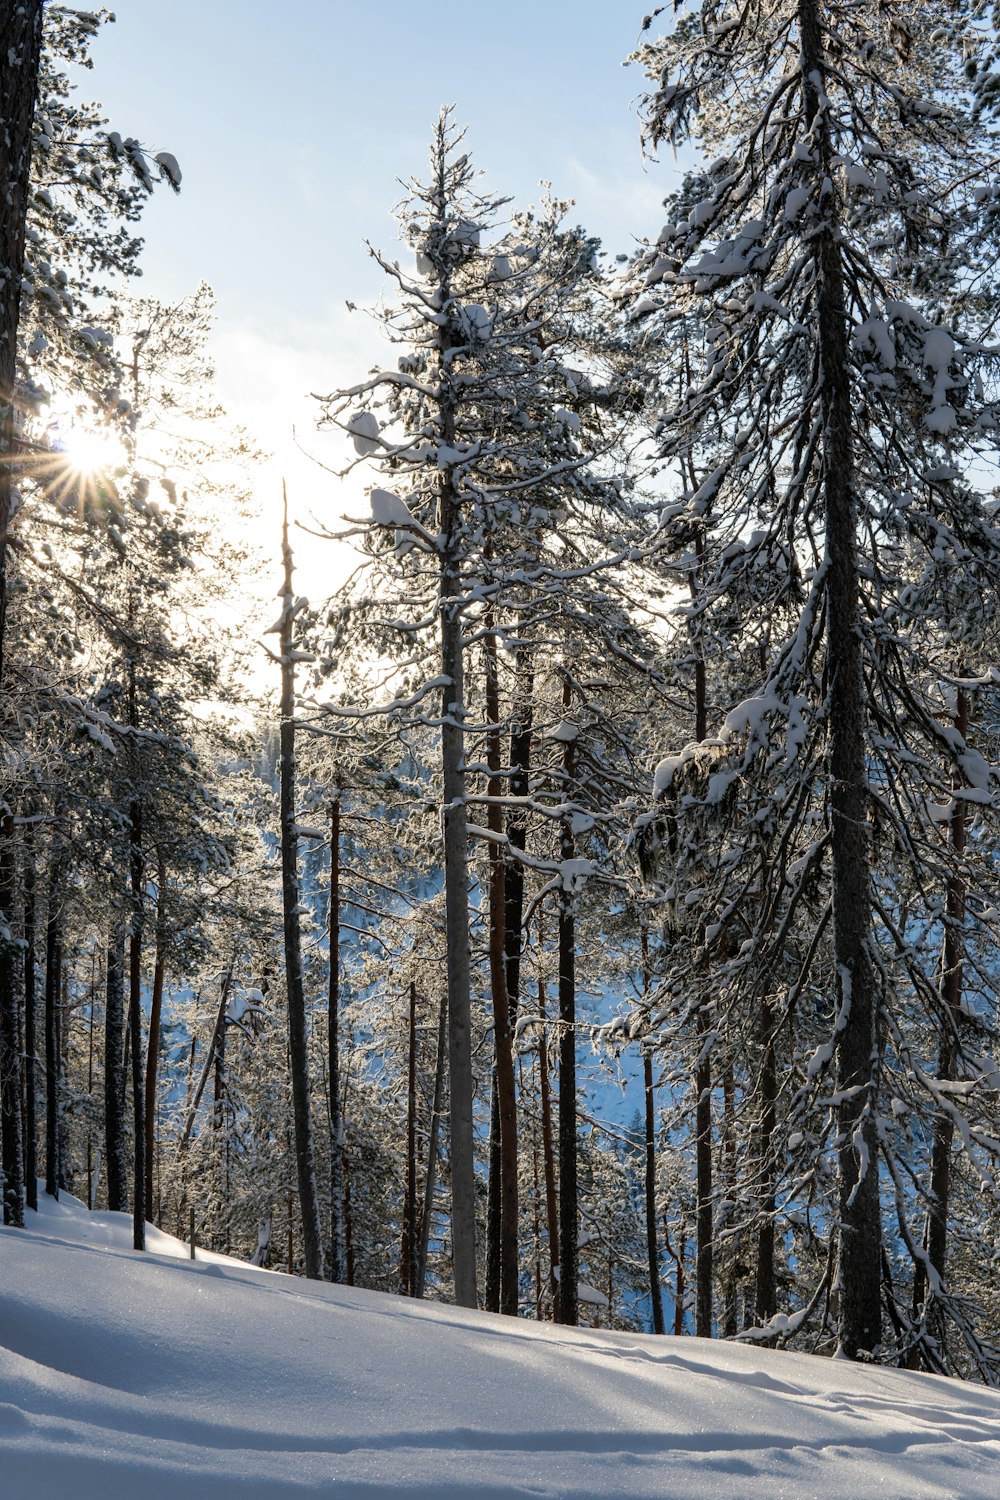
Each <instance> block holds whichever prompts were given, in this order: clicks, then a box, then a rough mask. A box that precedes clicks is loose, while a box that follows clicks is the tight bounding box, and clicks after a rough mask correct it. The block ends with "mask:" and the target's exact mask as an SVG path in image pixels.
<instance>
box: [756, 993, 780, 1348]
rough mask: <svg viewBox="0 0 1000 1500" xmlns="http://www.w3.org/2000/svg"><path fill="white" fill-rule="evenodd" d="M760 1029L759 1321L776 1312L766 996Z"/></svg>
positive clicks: (773, 1122)
mask: <svg viewBox="0 0 1000 1500" xmlns="http://www.w3.org/2000/svg"><path fill="white" fill-rule="evenodd" d="M760 1031H761V1048H762V1054H763V1056H762V1062H761V1072H760V1096H761V1099H760V1102H761V1118H760V1166H759V1168H758V1170H759V1173H760V1213H761V1221H760V1228H759V1229H758V1231H757V1274H756V1282H755V1286H754V1319H755V1321H756V1322H757V1323H758V1324H763V1323H766V1322H767V1321H768V1319H770V1318H773V1317H774V1315H775V1313H776V1312H777V1311H778V1285H777V1271H776V1267H775V1259H774V1256H775V1235H774V1209H775V1199H774V1190H775V1189H774V1182H775V1164H774V1137H775V1131H776V1129H777V1112H776V1106H777V1099H778V1068H777V1060H776V1058H775V1051H774V1009H773V1007H772V1005H771V1002H770V1000H769V999H767V998H765V999H763V1000H762V1001H761V1007H760Z"/></svg>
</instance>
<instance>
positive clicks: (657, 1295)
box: [642, 1051, 666, 1333]
mask: <svg viewBox="0 0 1000 1500" xmlns="http://www.w3.org/2000/svg"><path fill="white" fill-rule="evenodd" d="M642 1081H643V1087H644V1089H645V1093H646V1256H647V1259H648V1261H649V1300H650V1302H651V1304H652V1308H653V1332H654V1333H664V1332H666V1330H665V1328H664V1325H663V1295H662V1293H661V1291H660V1247H659V1244H658V1242H657V1234H656V1101H655V1097H654V1094H653V1059H652V1058H651V1057H650V1055H649V1052H648V1051H644V1052H643V1054H642Z"/></svg>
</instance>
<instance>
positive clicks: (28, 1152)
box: [24, 824, 90, 1209]
mask: <svg viewBox="0 0 1000 1500" xmlns="http://www.w3.org/2000/svg"><path fill="white" fill-rule="evenodd" d="M30 830H31V825H30V824H28V825H27V828H26V831H25V840H24V1187H25V1193H26V1197H27V1204H28V1207H29V1208H33V1209H37V1208H38V1161H37V1144H36V1141H37V1131H38V1072H37V1069H38V1058H37V1056H36V1054H37V1051H38V1033H37V1022H38V1006H37V997H36V995H35V988H36V985H35V944H36V934H35V923H36V911H35V848H34V840H33V838H32V837H31V831H30ZM89 1092H90V1090H88V1093H89Z"/></svg>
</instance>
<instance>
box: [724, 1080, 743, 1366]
mask: <svg viewBox="0 0 1000 1500" xmlns="http://www.w3.org/2000/svg"><path fill="white" fill-rule="evenodd" d="M722 1162H723V1170H724V1173H725V1181H726V1189H725V1191H726V1197H727V1198H728V1199H730V1201H731V1202H733V1203H735V1202H736V1197H737V1191H738V1175H739V1174H738V1171H737V1166H736V1080H735V1078H734V1077H733V1068H732V1064H731V1063H730V1065H729V1066H728V1067H727V1068H726V1070H725V1072H724V1073H723V1075H722ZM729 1261H730V1264H729V1268H728V1270H727V1273H726V1281H725V1288H724V1305H723V1322H722V1331H723V1336H724V1337H725V1338H727V1339H734V1338H735V1337H736V1335H737V1333H738V1332H739V1308H738V1302H737V1296H738V1290H739V1287H738V1276H737V1257H736V1256H735V1255H730V1257H729Z"/></svg>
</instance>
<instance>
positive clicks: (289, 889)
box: [280, 496, 323, 1280]
mask: <svg viewBox="0 0 1000 1500" xmlns="http://www.w3.org/2000/svg"><path fill="white" fill-rule="evenodd" d="M281 555H282V560H283V563H284V594H283V600H284V608H283V611H282V623H281V635H280V640H281V732H280V778H281V791H280V799H281V905H282V913H283V917H284V935H285V983H286V986H287V993H288V1053H289V1064H290V1068H291V1075H292V1112H293V1116H294V1121H295V1163H296V1168H297V1171H298V1187H299V1204H300V1208H301V1213H302V1246H303V1258H304V1262H305V1272H306V1275H307V1276H308V1277H311V1278H312V1279H314V1280H315V1279H321V1278H322V1276H323V1240H322V1235H321V1232H320V1222H319V1199H318V1196H317V1192H316V1162H315V1154H314V1150H313V1133H312V1119H311V1116H310V1111H309V1058H308V1049H307V1037H306V1004H305V992H304V988H303V981H302V948H301V941H300V934H299V870H298V838H297V835H296V828H295V664H294V660H293V658H292V634H293V610H294V598H293V595H292V549H291V546H290V545H289V541H288V500H287V496H286V497H285V501H284V518H283V521H282V529H281Z"/></svg>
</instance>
